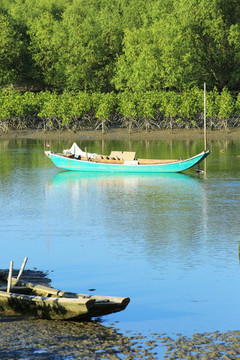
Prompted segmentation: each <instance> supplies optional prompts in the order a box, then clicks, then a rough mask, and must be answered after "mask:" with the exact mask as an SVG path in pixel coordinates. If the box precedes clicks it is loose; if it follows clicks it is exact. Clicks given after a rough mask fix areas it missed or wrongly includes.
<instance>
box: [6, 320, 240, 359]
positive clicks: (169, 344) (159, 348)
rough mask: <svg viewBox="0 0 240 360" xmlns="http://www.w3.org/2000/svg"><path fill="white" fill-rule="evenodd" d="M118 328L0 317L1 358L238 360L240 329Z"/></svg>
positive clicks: (96, 323) (98, 324) (113, 325)
mask: <svg viewBox="0 0 240 360" xmlns="http://www.w3.org/2000/svg"><path fill="white" fill-rule="evenodd" d="M116 326H117V324H111V325H109V326H103V325H101V323H100V322H70V321H68V322H67V321H50V320H41V319H33V318H27V317H21V316H18V317H17V316H3V315H0V329H1V337H0V358H1V359H30V360H33V359H34V360H35V359H50V360H51V359H53V360H57V359H88V360H90V359H99V360H100V359H112V360H117V359H125V360H133V359H145V360H153V359H155V360H160V359H166V360H180V359H185V360H186V359H187V360H190V359H204V360H208V359H209V360H210V359H211V360H218V359H225V360H227V359H236V358H238V357H239V356H240V331H229V332H226V333H220V332H218V331H215V332H212V333H202V334H200V333H199V334H198V333H197V334H193V335H192V336H190V337H187V336H182V335H179V334H178V336H175V337H170V336H168V335H166V334H156V333H154V334H150V335H147V336H146V335H144V334H140V333H137V334H131V332H129V333H128V334H127V335H123V334H122V333H121V332H119V330H118V329H116Z"/></svg>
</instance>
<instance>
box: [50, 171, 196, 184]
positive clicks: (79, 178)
mask: <svg viewBox="0 0 240 360" xmlns="http://www.w3.org/2000/svg"><path fill="white" fill-rule="evenodd" d="M198 180H199V179H197V178H196V177H192V176H190V175H187V174H182V173H162V174H129V175H128V176H125V175H124V174H114V173H93V172H89V173H87V172H82V173H81V172H77V171H61V172H59V173H57V174H56V175H55V176H54V177H53V179H52V180H51V182H50V183H48V186H49V187H61V186H66V185H73V186H74V185H76V186H77V185H81V184H90V183H95V184H96V186H98V185H101V184H102V185H106V184H109V185H116V186H119V187H121V186H126V187H127V188H134V187H138V185H140V184H144V183H145V184H148V185H151V184H154V183H155V181H156V182H157V184H161V185H164V184H165V185H167V186H170V187H171V186H183V187H185V185H184V184H187V185H188V186H190V183H193V184H194V183H195V182H198Z"/></svg>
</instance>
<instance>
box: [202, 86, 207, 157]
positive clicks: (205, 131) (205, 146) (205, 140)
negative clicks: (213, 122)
mask: <svg viewBox="0 0 240 360" xmlns="http://www.w3.org/2000/svg"><path fill="white" fill-rule="evenodd" d="M203 126H204V151H206V150H207V120H206V83H204V125H203Z"/></svg>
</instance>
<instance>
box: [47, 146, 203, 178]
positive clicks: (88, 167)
mask: <svg viewBox="0 0 240 360" xmlns="http://www.w3.org/2000/svg"><path fill="white" fill-rule="evenodd" d="M45 154H46V155H47V157H49V159H51V160H52V162H53V163H54V165H56V166H57V167H58V168H60V169H64V170H74V171H81V172H85V171H87V172H112V173H133V174H139V173H140V174H142V173H148V174H154V173H176V172H182V171H185V170H188V169H190V168H192V167H193V166H195V165H197V164H199V163H200V162H201V161H202V160H203V159H205V158H206V157H207V156H208V155H209V154H210V152H209V151H203V152H201V153H200V154H197V155H195V156H193V157H191V158H188V159H178V160H174V159H169V160H166V159H138V158H136V157H135V155H136V153H135V152H127V151H124V152H122V151H112V152H111V154H110V155H109V156H104V155H99V154H92V153H88V152H87V151H86V152H83V151H82V150H81V149H80V148H79V147H78V146H77V145H76V144H75V143H74V144H73V146H72V148H71V149H69V150H64V151H63V153H61V154H60V153H55V152H52V151H45Z"/></svg>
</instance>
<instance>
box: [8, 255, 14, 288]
mask: <svg viewBox="0 0 240 360" xmlns="http://www.w3.org/2000/svg"><path fill="white" fill-rule="evenodd" d="M12 270H13V261H10V267H9V273H8V284H7V292H8V293H9V292H10V289H11V284H12Z"/></svg>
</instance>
